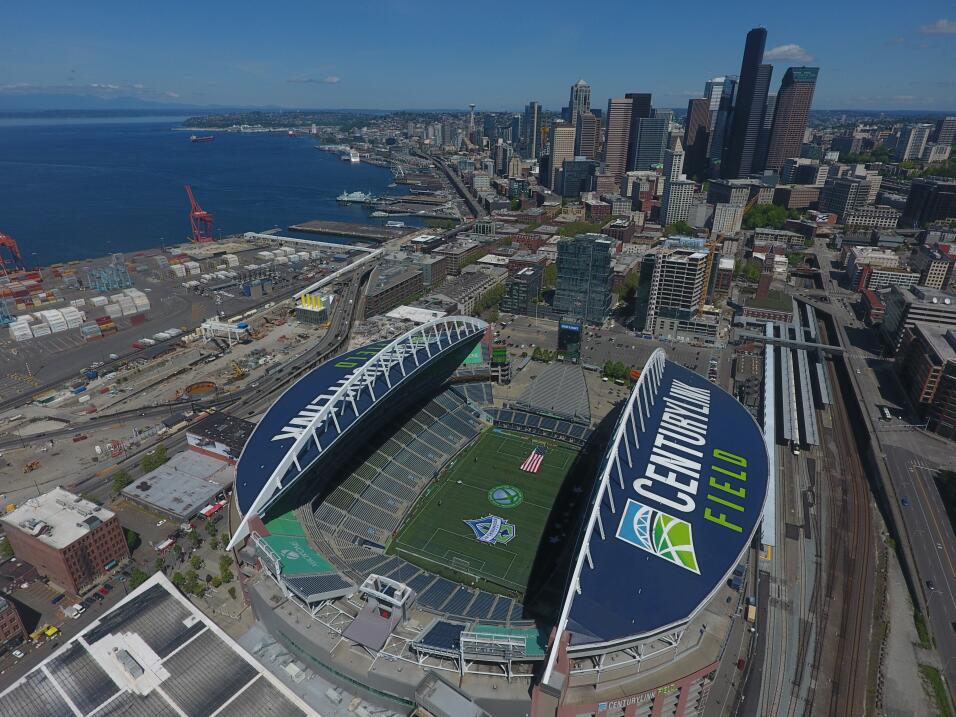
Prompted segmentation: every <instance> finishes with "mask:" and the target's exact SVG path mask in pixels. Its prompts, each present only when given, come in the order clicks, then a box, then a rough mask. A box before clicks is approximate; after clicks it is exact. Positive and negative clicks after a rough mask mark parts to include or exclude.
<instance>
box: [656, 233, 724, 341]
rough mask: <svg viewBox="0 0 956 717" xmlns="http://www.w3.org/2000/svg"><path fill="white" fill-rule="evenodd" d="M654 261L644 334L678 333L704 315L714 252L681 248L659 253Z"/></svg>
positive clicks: (669, 248) (667, 249)
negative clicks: (710, 266)
mask: <svg viewBox="0 0 956 717" xmlns="http://www.w3.org/2000/svg"><path fill="white" fill-rule="evenodd" d="M653 259H654V261H653V267H654V268H653V275H652V277H651V282H650V293H649V296H648V299H647V305H646V312H647V313H646V320H645V325H644V330H645V331H650V332H652V333H654V334H662V333H674V332H676V331H677V330H679V329H680V324H681V322H687V321H691V320H693V319H695V318H696V317H697V316H698V314H699V313H700V309H701V307H702V306H703V304H704V300H705V298H706V294H707V275H708V270H709V265H710V259H711V257H710V252H709V250H708V249H706V248H703V247H702V248H700V249H697V248H685V247H683V246H680V245H679V244H678V245H677V246H668V247H665V248H663V249H660V250H658V251H657V252H655V254H654V256H653ZM644 261H647V258H645V259H644ZM642 273H643V272H642Z"/></svg>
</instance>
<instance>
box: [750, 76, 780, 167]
mask: <svg viewBox="0 0 956 717" xmlns="http://www.w3.org/2000/svg"><path fill="white" fill-rule="evenodd" d="M776 109H777V96H776V95H770V94H768V95H767V100H766V101H765V102H764V106H763V121H762V122H761V123H760V133H759V134H758V135H757V148H756V149H755V150H754V159H753V164H752V165H751V168H750V171H751V173H754V174H756V173H757V172H762V171H763V170H764V169H765V168H766V167H767V152H768V150H769V149H770V132H771V131H772V130H773V115H774V112H775V111H776Z"/></svg>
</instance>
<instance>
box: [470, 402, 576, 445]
mask: <svg viewBox="0 0 956 717" xmlns="http://www.w3.org/2000/svg"><path fill="white" fill-rule="evenodd" d="M486 413H487V414H488V415H489V416H491V418H492V420H494V422H495V425H496V426H499V427H501V428H508V429H510V430H513V431H523V432H524V433H532V434H534V435H538V436H546V437H548V438H556V439H558V440H560V441H566V442H568V443H572V444H574V445H577V446H583V445H584V444H585V443H587V442H588V439H589V438H590V437H591V429H590V428H587V427H586V426H582V425H581V424H579V423H570V422H568V421H562V420H559V419H556V418H549V417H547V416H539V415H538V414H535V413H528V412H527V411H521V410H518V409H513V408H488V409H486Z"/></svg>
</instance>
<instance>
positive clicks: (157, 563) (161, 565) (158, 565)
mask: <svg viewBox="0 0 956 717" xmlns="http://www.w3.org/2000/svg"><path fill="white" fill-rule="evenodd" d="M165 568H166V558H164V557H163V556H162V555H160V556H159V557H158V558H156V560H154V561H153V570H155V571H156V572H157V573H158V572H161V571H162V570H165Z"/></svg>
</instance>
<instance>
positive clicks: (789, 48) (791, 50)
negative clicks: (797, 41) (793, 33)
mask: <svg viewBox="0 0 956 717" xmlns="http://www.w3.org/2000/svg"><path fill="white" fill-rule="evenodd" d="M763 59H765V60H796V61H797V62H812V61H813V55H811V54H810V53H809V52H807V51H806V50H804V49H803V48H802V47H800V45H794V44H790V45H778V46H777V47H774V48H772V49H770V50H767V51H766V52H765V53H764V55H763Z"/></svg>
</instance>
